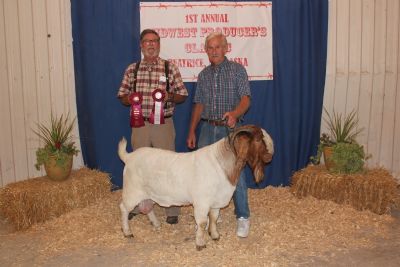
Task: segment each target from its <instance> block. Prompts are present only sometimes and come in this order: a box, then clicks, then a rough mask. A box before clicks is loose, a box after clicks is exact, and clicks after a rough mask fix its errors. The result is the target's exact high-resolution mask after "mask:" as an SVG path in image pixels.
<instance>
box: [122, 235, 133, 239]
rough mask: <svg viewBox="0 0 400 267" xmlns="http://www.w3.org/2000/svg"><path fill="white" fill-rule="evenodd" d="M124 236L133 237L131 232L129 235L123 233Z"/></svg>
mask: <svg viewBox="0 0 400 267" xmlns="http://www.w3.org/2000/svg"><path fill="white" fill-rule="evenodd" d="M124 237H126V238H133V234H129V235H126V234H124Z"/></svg>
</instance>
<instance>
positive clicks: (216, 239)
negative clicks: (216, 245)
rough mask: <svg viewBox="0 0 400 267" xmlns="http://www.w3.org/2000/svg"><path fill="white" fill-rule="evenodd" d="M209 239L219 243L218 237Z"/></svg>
mask: <svg viewBox="0 0 400 267" xmlns="http://www.w3.org/2000/svg"><path fill="white" fill-rule="evenodd" d="M211 239H212V240H214V241H219V236H218V237H215V238H214V237H211Z"/></svg>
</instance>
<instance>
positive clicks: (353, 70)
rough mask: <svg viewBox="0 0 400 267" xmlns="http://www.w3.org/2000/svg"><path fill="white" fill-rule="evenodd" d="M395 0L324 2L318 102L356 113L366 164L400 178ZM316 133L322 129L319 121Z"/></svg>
mask: <svg viewBox="0 0 400 267" xmlns="http://www.w3.org/2000/svg"><path fill="white" fill-rule="evenodd" d="M399 19H400V2H399V1H398V0H330V1H329V30H328V61H327V73H326V84H325V96H324V106H325V108H326V109H327V110H328V111H329V112H332V111H333V109H334V110H335V111H336V112H340V113H342V114H347V113H349V112H351V111H352V110H355V111H357V112H358V117H359V123H360V127H362V128H364V130H363V133H362V135H361V136H360V137H359V139H358V141H359V142H360V143H361V144H362V145H364V147H365V149H366V151H367V153H368V154H370V155H371V156H372V158H371V159H369V160H368V165H369V167H376V166H381V167H384V168H386V169H388V170H389V171H390V172H391V173H392V174H393V175H394V176H395V177H397V178H400V177H399V176H400V80H399V78H400V76H399V71H400V70H399V62H400V58H399V49H400V42H399V30H400V27H399V23H400V20H399ZM321 132H326V125H325V124H324V122H323V123H322V127H321Z"/></svg>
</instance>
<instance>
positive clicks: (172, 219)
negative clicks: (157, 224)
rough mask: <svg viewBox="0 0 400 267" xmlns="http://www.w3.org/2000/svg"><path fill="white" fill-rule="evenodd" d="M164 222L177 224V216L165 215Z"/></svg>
mask: <svg viewBox="0 0 400 267" xmlns="http://www.w3.org/2000/svg"><path fill="white" fill-rule="evenodd" d="M166 222H167V223H169V224H177V223H178V216H167V219H166Z"/></svg>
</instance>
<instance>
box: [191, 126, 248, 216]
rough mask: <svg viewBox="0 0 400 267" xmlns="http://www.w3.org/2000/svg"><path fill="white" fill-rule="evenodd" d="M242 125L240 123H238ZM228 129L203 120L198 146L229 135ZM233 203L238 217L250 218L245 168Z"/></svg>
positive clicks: (234, 194)
mask: <svg viewBox="0 0 400 267" xmlns="http://www.w3.org/2000/svg"><path fill="white" fill-rule="evenodd" d="M237 126H240V125H237ZM228 133H229V132H228V129H227V128H226V127H224V126H212V125H210V124H208V123H207V122H203V123H202V124H201V128H200V136H199V142H198V147H199V148H201V147H204V146H207V145H210V144H213V143H215V142H217V141H219V140H220V139H222V138H224V137H226V136H227V135H228ZM233 203H234V205H235V214H236V218H240V217H243V218H249V217H250V209H249V202H248V198H247V184H246V174H245V172H244V170H242V172H241V173H240V178H239V181H238V184H237V185H236V189H235V192H234V193H233Z"/></svg>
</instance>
